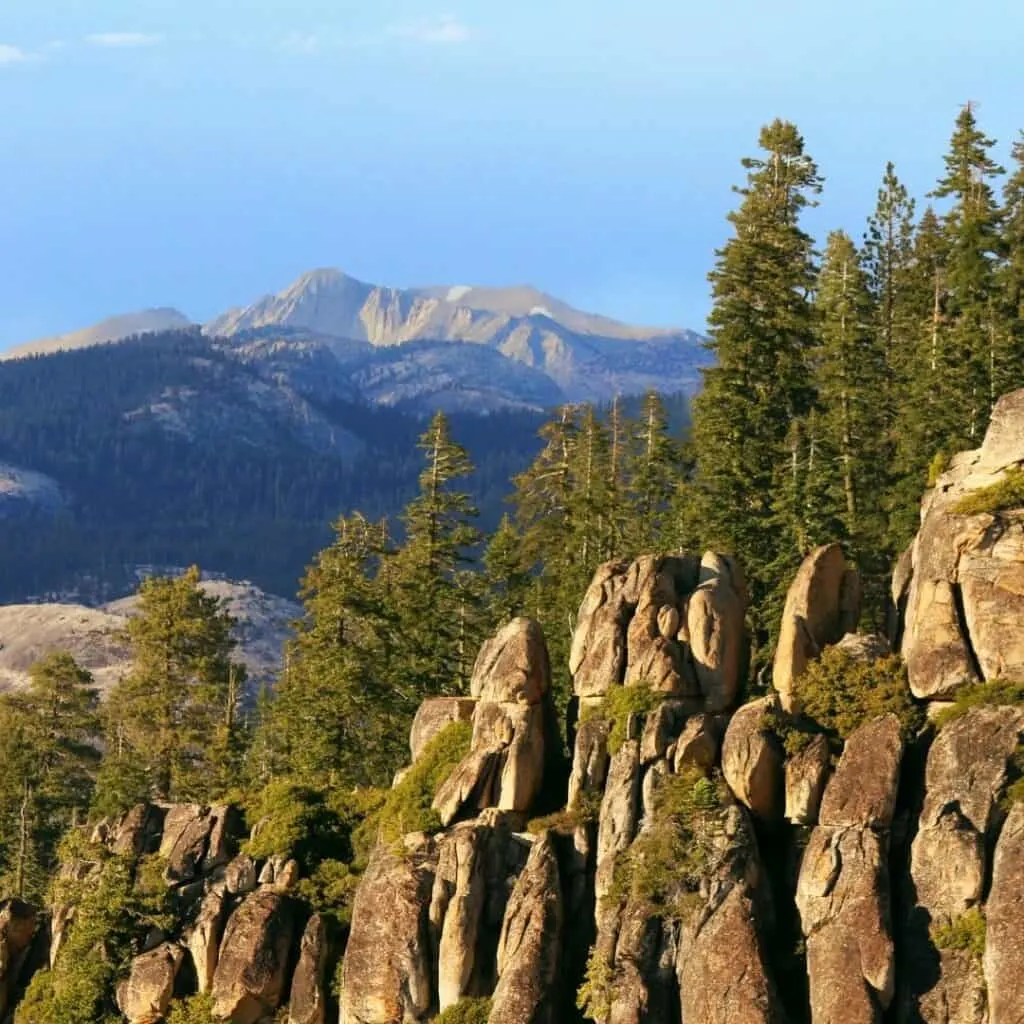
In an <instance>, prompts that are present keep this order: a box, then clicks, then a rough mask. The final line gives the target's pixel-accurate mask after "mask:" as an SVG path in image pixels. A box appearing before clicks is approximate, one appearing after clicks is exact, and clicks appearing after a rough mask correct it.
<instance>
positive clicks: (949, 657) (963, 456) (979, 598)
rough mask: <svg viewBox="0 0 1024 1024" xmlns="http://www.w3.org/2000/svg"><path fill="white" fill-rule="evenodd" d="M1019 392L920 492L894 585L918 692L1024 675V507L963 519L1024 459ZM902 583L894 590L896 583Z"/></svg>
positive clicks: (1023, 404)
mask: <svg viewBox="0 0 1024 1024" xmlns="http://www.w3.org/2000/svg"><path fill="white" fill-rule="evenodd" d="M1022 423H1024V391H1016V392H1013V393H1012V394H1010V395H1006V396H1005V397H1004V398H1002V399H1001V400H1000V401H999V403H998V404H997V406H996V409H995V411H994V412H993V414H992V422H991V424H990V426H989V429H988V433H987V434H986V435H985V441H984V443H983V444H982V446H981V447H980V448H979V449H977V450H975V451H970V452H962V453H960V454H959V455H957V456H956V457H955V458H954V459H953V460H952V462H951V464H950V467H949V469H948V470H947V472H945V473H944V474H943V475H942V476H940V477H939V479H938V482H937V483H936V486H935V487H934V489H933V490H932V491H930V492H929V493H928V495H926V497H925V501H924V504H923V506H922V512H921V529H920V531H919V533H918V535H917V538H916V539H915V541H914V543H913V545H912V547H911V548H910V553H909V555H908V557H907V564H906V565H904V566H903V569H902V571H901V572H900V573H899V574H898V577H897V579H896V580H895V581H894V598H895V600H896V602H897V604H899V603H905V606H906V610H905V613H904V615H903V617H902V621H901V622H900V623H899V626H898V629H899V634H900V637H901V640H902V653H903V657H904V658H905V660H906V662H907V670H908V672H909V675H910V685H911V689H912V690H913V692H914V695H915V696H917V697H920V698H922V699H929V700H936V699H943V698H948V697H951V696H954V695H955V694H956V693H957V691H958V690H960V689H961V688H962V687H964V686H971V685H974V684H976V683H978V682H982V681H987V682H990V681H992V680H995V679H1010V680H1015V679H1017V680H1019V679H1021V678H1024V635H1022V633H1021V630H1020V622H1021V617H1022V616H1024V510H1021V509H1017V510H1014V509H1007V510H1003V511H1000V512H998V513H996V514H993V513H989V512H979V513H977V514H973V515H962V514H960V513H959V511H958V505H959V503H960V502H961V501H962V500H963V499H964V498H965V497H968V496H970V495H971V494H975V493H977V492H978V491H980V490H982V489H983V488H985V487H988V486H990V485H992V484H994V483H997V482H998V481H999V480H1000V479H1001V478H1002V476H1003V475H1004V474H1005V472H1006V471H1007V470H1008V469H1013V468H1016V467H1019V466H1022V465H1024V436H1022ZM897 583H898V586H896V585H895V584H897Z"/></svg>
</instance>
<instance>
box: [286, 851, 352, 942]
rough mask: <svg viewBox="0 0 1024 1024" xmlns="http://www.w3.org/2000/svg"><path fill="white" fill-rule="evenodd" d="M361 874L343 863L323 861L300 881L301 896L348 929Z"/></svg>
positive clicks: (315, 908)
mask: <svg viewBox="0 0 1024 1024" xmlns="http://www.w3.org/2000/svg"><path fill="white" fill-rule="evenodd" d="M358 885H359V874H358V873H357V872H356V871H355V870H353V868H352V866H351V865H350V864H346V863H344V862H343V861H340V860H323V861H321V862H320V863H319V864H318V865H317V866H316V869H315V870H314V871H313V873H312V875H310V876H309V877H308V878H303V879H302V881H300V882H299V886H298V892H299V895H300V896H301V897H302V898H303V899H304V900H305V901H306V902H307V903H308V904H309V905H310V906H311V907H312V908H313V909H314V910H315V911H317V912H318V913H320V914H323V915H324V917H327V918H331V919H332V920H334V921H336V922H337V923H338V924H339V925H340V926H341V927H342V928H348V926H349V924H350V923H351V921H352V901H353V900H354V899H355V895H356V888H357V887H358Z"/></svg>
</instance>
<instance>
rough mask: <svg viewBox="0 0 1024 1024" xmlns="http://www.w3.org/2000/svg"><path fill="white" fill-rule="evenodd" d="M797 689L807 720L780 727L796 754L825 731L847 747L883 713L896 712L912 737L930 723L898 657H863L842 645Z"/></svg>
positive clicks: (802, 678) (825, 655)
mask: <svg viewBox="0 0 1024 1024" xmlns="http://www.w3.org/2000/svg"><path fill="white" fill-rule="evenodd" d="M795 692H796V698H797V703H798V704H799V706H800V710H801V716H802V718H800V719H797V720H795V721H789V722H786V723H784V724H782V725H781V726H780V727H779V728H778V729H777V731H779V732H780V733H781V735H782V739H783V742H784V743H785V744H786V747H787V750H788V751H790V752H791V753H792V752H795V750H798V749H802V746H805V745H806V743H807V742H808V740H809V738H810V736H812V735H813V734H814V733H815V732H823V733H825V734H826V735H827V736H828V737H829V738H830V740H831V741H832V743H833V746H834V747H835V748H841V747H842V745H843V744H844V743H845V742H846V740H847V739H848V738H849V736H850V734H851V733H852V732H853V731H854V730H855V729H857V728H858V727H859V726H861V725H863V724H864V723H865V722H868V721H870V720H871V719H873V718H879V717H881V716H883V715H888V714H894V715H895V716H896V717H897V718H898V719H899V721H900V725H901V727H902V730H903V734H904V736H905V737H908V738H909V737H911V736H913V735H914V734H915V733H917V732H918V730H919V729H920V728H921V727H922V726H923V724H924V712H923V710H922V709H921V708H920V707H919V706H918V705H917V704H915V703H914V701H913V698H912V697H911V693H910V685H909V683H908V682H907V671H906V668H905V667H904V665H903V662H902V661H901V660H900V659H899V658H898V657H896V656H895V655H893V656H890V657H888V658H879V659H878V660H876V661H862V660H860V659H858V658H854V657H851V656H850V655H849V654H848V653H847V652H846V651H844V650H842V649H840V648H839V647H828V648H826V649H825V651H824V653H823V654H822V656H821V657H820V658H819V659H818V660H817V661H812V662H811V664H810V665H808V666H807V669H806V670H805V672H804V674H803V675H802V676H800V677H799V679H797V681H796V686H795ZM787 729H788V734H787Z"/></svg>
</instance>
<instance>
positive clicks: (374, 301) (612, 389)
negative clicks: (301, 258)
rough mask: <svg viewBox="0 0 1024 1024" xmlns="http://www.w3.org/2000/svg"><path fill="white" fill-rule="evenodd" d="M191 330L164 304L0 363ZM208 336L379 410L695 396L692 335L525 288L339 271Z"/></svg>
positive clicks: (265, 301)
mask: <svg viewBox="0 0 1024 1024" xmlns="http://www.w3.org/2000/svg"><path fill="white" fill-rule="evenodd" d="M188 326H190V322H189V321H188V319H187V318H186V317H185V316H184V315H183V314H181V313H179V312H177V311H176V310H173V309H157V310H146V311H143V312H140V313H133V314H127V315H124V316H117V317H112V318H111V319H109V320H105V321H103V322H102V323H100V324H97V325H95V326H93V327H90V328H86V329H84V330H81V331H76V332H73V333H70V334H65V335H60V336H58V337H54V338H48V339H43V340H40V341H36V342H30V343H28V344H25V345H20V346H17V347H15V348H14V349H12V350H10V351H9V352H8V353H6V355H5V356H4V358H8V359H9V358H17V357H22V356H29V355H44V354H48V353H52V352H56V351H62V350H68V349H77V348H83V347H88V346H92V345H101V344H108V343H112V342H117V341H120V340H124V339H126V338H128V337H133V336H138V335H142V334H153V333H158V332H164V331H169V330H178V329H182V328H185V327H188ZM203 332H204V333H205V335H206V336H207V337H209V338H210V339H211V340H214V341H215V342H216V343H218V344H222V345H225V346H228V347H229V348H231V349H236V348H237V349H238V351H239V354H240V356H241V357H242V358H243V359H245V360H247V361H249V362H262V361H270V362H276V363H278V364H280V363H281V362H282V361H286V362H288V363H289V364H290V366H291V369H295V367H296V365H297V364H300V363H302V364H305V366H306V368H307V369H308V368H309V363H310V362H311V361H315V362H316V363H317V366H316V368H315V372H314V375H313V376H315V379H316V381H317V384H318V386H323V385H324V384H325V383H326V384H327V385H328V386H331V387H334V388H335V389H338V388H343V389H344V390H345V391H347V392H348V395H347V397H352V396H354V395H358V396H360V397H362V398H364V399H365V400H367V401H370V402H372V403H374V404H379V405H390V406H402V407H405V408H412V409H415V410H417V411H429V410H433V409H437V408H444V409H446V410H453V409H465V410H471V411H478V412H493V411H495V410H497V409H509V408H521V409H543V408H547V407H550V406H552V405H556V404H558V403H559V402H564V401H573V402H577V401H605V400H608V399H610V398H612V397H614V396H615V395H616V394H639V393H642V392H643V391H645V390H647V389H648V388H651V387H654V388H657V389H658V390H660V391H662V392H665V393H675V392H687V393H692V392H693V391H694V390H696V387H697V385H698V383H699V376H700V374H699V370H700V367H701V366H703V365H706V364H707V362H708V359H707V355H706V353H705V351H704V349H703V347H702V342H703V339H702V338H701V336H700V335H698V334H696V333H695V332H693V331H688V330H659V329H653V328H645V327H636V326H632V325H629V324H623V323H620V322H618V321H616V320H612V319H609V318H607V317H603V316H598V315H595V314H590V313H584V312H581V311H580V310H577V309H574V308H573V307H571V306H569V305H567V304H566V303H564V302H562V301H560V300H559V299H556V298H554V297H552V296H550V295H547V294H545V293H543V292H541V291H538V290H537V289H535V288H532V287H528V286H521V287H511V288H474V287H469V286H462V285H459V286H441V287H431V288H408V289H401V288H389V287H382V286H378V285H373V284H367V283H364V282H362V281H358V280H356V279H355V278H352V277H349V276H347V275H346V274H343V273H341V272H340V271H338V270H314V271H310V272H308V273H305V274H303V275H302V276H301V277H299V278H298V280H296V281H295V282H294V283H293V284H291V285H289V286H288V287H287V288H285V289H284V290H283V291H281V292H279V293H278V294H276V295H270V296H265V297H264V298H262V299H259V300H258V301H256V302H254V303H252V304H251V305H249V306H245V307H243V308H239V309H232V310H229V311H227V312H226V313H223V314H222V315H220V316H217V317H214V318H213V319H212V320H210V321H209V322H208V323H206V324H205V325H204V326H203Z"/></svg>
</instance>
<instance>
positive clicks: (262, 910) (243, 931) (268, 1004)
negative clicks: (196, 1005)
mask: <svg viewBox="0 0 1024 1024" xmlns="http://www.w3.org/2000/svg"><path fill="white" fill-rule="evenodd" d="M294 928H295V920H294V911H293V908H292V906H291V904H290V903H289V901H288V897H287V896H284V895H282V894H281V893H278V892H274V891H272V890H269V889H261V890H259V891H257V892H254V893H251V894H250V895H249V896H246V898H245V900H244V901H243V902H242V905H241V906H240V907H239V908H238V909H237V910H236V911H235V912H234V914H232V915H231V919H230V920H229V921H228V924H227V928H226V929H225V931H224V941H223V942H222V943H221V948H220V957H219V959H218V961H217V969H216V971H215V972H214V975H213V984H212V986H211V988H210V993H211V995H212V996H213V1012H214V1015H215V1016H217V1017H224V1018H227V1019H230V1020H231V1021H232V1024H257V1022H258V1021H260V1020H261V1019H262V1018H263V1017H266V1016H268V1015H270V1014H272V1013H273V1012H274V1011H275V1010H276V1009H277V1008H278V1007H279V1006H280V1005H281V1004H282V1003H283V1002H284V998H285V996H286V995H287V990H286V988H285V984H286V981H287V974H286V972H287V970H288V957H289V950H290V949H291V944H292V937H293V931H294Z"/></svg>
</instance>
